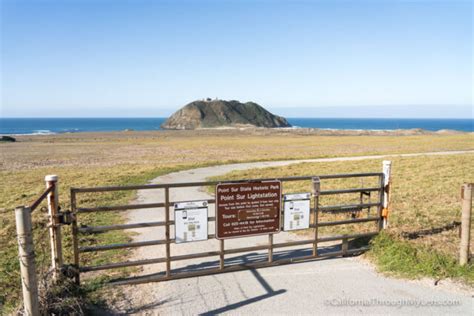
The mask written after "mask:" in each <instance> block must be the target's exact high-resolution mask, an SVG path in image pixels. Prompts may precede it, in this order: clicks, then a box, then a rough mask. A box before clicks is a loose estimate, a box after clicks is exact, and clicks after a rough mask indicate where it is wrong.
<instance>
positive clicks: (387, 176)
mask: <svg viewBox="0 0 474 316" xmlns="http://www.w3.org/2000/svg"><path fill="white" fill-rule="evenodd" d="M383 174H384V184H383V186H384V190H383V210H382V217H383V228H387V227H388V205H389V201H390V183H391V180H392V179H391V176H392V162H391V161H390V160H384V161H383Z"/></svg>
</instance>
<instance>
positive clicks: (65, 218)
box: [56, 209, 74, 225]
mask: <svg viewBox="0 0 474 316" xmlns="http://www.w3.org/2000/svg"><path fill="white" fill-rule="evenodd" d="M56 216H57V219H58V224H60V225H70V224H71V223H72V222H73V220H74V215H73V214H72V212H71V211H69V210H68V211H64V212H61V209H60V210H59V212H58V214H57V215H56Z"/></svg>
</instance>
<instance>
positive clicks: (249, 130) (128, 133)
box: [0, 127, 474, 140]
mask: <svg viewBox="0 0 474 316" xmlns="http://www.w3.org/2000/svg"><path fill="white" fill-rule="evenodd" d="M191 134H192V135H193V136H196V135H197V136H198V135H203V136H209V135H216V136H218V135H235V136H239V135H242V136H245V135H300V136H424V135H426V136H430V135H431V136H433V135H434V136H436V135H439V136H443V135H463V134H464V135H465V134H471V135H474V132H464V131H455V130H448V129H443V130H439V131H428V130H423V129H398V130H343V129H317V128H255V127H238V128H234V127H224V128H201V129H196V130H151V131H134V130H123V131H100V132H97V131H84V132H74V133H70V132H64V133H48V134H46V133H43V134H16V135H15V134H8V135H6V136H13V137H15V138H17V139H19V140H21V139H28V138H32V139H33V138H58V137H59V138H63V137H73V138H81V137H84V138H89V137H101V136H104V137H108V136H112V137H135V136H136V137H140V136H145V137H147V136H150V137H153V136H163V135H164V136H166V135H173V136H183V137H187V136H189V135H191ZM1 135H2V134H0V136H1Z"/></svg>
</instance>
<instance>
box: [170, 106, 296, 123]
mask: <svg viewBox="0 0 474 316" xmlns="http://www.w3.org/2000/svg"><path fill="white" fill-rule="evenodd" d="M215 127H291V125H290V124H289V123H288V121H287V120H286V119H285V118H283V117H280V116H277V115H274V114H272V113H270V112H268V111H267V110H265V109H264V108H263V107H261V106H260V105H258V104H257V103H254V102H247V103H240V102H239V101H235V100H233V101H224V100H209V99H207V100H206V101H194V102H191V103H189V104H187V105H186V106H184V107H183V108H181V109H180V110H178V111H177V112H175V113H174V114H173V115H171V116H170V117H169V118H168V119H167V120H166V121H165V122H164V123H163V124H162V125H161V128H163V129H197V128H215Z"/></svg>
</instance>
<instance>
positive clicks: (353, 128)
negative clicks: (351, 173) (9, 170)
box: [0, 118, 474, 136]
mask: <svg viewBox="0 0 474 316" xmlns="http://www.w3.org/2000/svg"><path fill="white" fill-rule="evenodd" d="M165 120H166V118H0V135H11V136H19V135H29V136H32V135H33V136H34V135H56V134H68V133H85V132H113V131H116V132H119V131H125V130H133V131H159V130H162V129H161V128H160V125H161V124H162V123H163V122H164V121H165ZM288 121H289V122H290V124H291V125H292V126H293V127H287V128H276V129H283V130H286V129H289V130H303V131H306V130H318V131H319V132H321V133H323V132H324V133H327V132H328V131H330V132H335V133H340V132H350V133H356V132H357V133H367V132H383V133H386V132H397V131H398V132H400V131H409V130H417V131H420V130H423V131H426V132H437V131H445V130H451V131H458V132H473V130H474V119H372V118H367V119H363V118H357V119H347V118H289V119H288ZM241 128H251V129H252V128H256V127H249V126H248V125H246V126H240V127H239V126H238V127H230V126H223V127H218V128H215V129H217V130H224V129H234V130H235V129H241Z"/></svg>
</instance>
